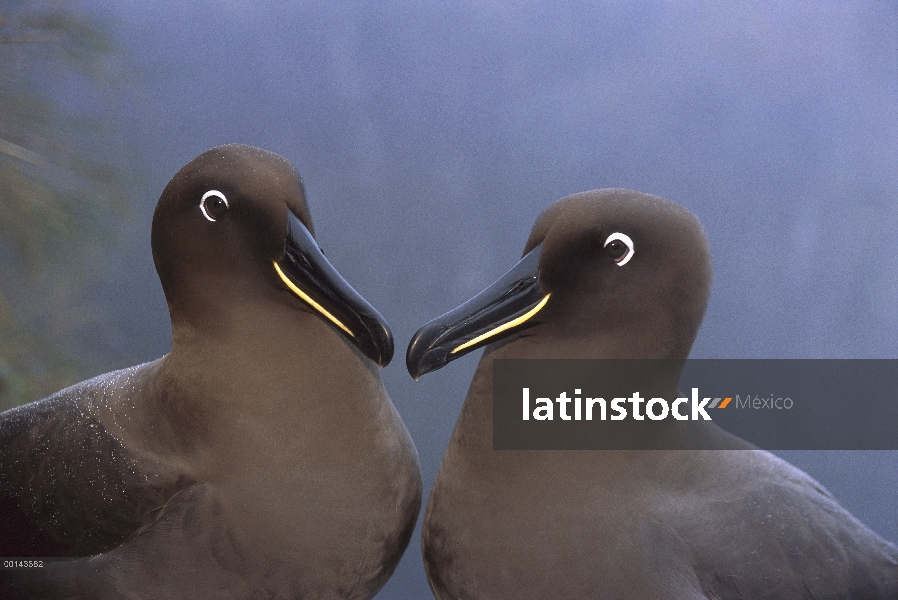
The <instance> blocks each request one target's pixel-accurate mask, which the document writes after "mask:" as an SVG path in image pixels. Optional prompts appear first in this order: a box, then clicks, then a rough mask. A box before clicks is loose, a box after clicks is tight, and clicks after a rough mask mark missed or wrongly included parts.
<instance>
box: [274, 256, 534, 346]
mask: <svg viewBox="0 0 898 600" xmlns="http://www.w3.org/2000/svg"><path fill="white" fill-rule="evenodd" d="M273 264H274V270H275V271H277V272H278V276H279V277H280V278H281V281H283V282H284V283H285V284H287V287H288V288H290V290H291V291H292V292H293V293H294V294H296V295H297V296H299V297H300V298H302V299H303V300H305V301H306V302H308V303H309V305H310V306H311V307H312V308H314V309H315V310H317V311H318V312H320V313H321V314H322V315H324V316H325V317H327V318H328V320H329V321H330V322H331V323H333V324H334V325H336V326H337V327H339V328H340V329H342V330H343V331H345V332H346V333H348V334H349V335H350V336H351V337H355V335H353V333H352V332H351V331H349V328H348V327H346V325H344V324H343V323H341V322H340V320H339V319H338V318H337V317H335V316H334V315H332V314H330V313H329V312H327V311H326V310H325V309H324V307H323V306H321V305H320V304H318V303H317V302H315V301H314V300H312V299H311V298H310V297H309V295H308V294H306V293H305V292H304V291H302V290H301V289H299V288H298V287H296V285H295V284H294V283H293V282H292V281H290V280H289V279H288V278H287V276H286V275H284V272H283V271H281V268H280V267H279V266H278V264H277V263H273ZM547 297H548V296H547Z"/></svg>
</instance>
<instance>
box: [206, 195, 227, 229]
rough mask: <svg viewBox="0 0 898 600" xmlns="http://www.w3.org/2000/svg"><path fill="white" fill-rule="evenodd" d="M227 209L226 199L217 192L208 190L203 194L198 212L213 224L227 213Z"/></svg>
mask: <svg viewBox="0 0 898 600" xmlns="http://www.w3.org/2000/svg"><path fill="white" fill-rule="evenodd" d="M228 208H229V206H228V199H227V198H225V195H224V194H222V193H221V192H219V191H218V190H209V191H208V192H206V193H205V194H203V199H202V200H200V210H201V211H203V216H204V217H206V218H207V219H209V220H210V221H213V222H215V221H217V220H218V219H220V218H221V217H222V215H224V214H225V213H226V212H228Z"/></svg>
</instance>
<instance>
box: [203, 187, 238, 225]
mask: <svg viewBox="0 0 898 600" xmlns="http://www.w3.org/2000/svg"><path fill="white" fill-rule="evenodd" d="M209 196H217V197H218V198H221V200H222V202H224V203H225V206H226V207H227V208H230V207H231V205H230V204H228V199H227V198H225V195H224V194H222V193H221V192H219V191H218V190H209V191H208V192H206V193H205V194H203V198H202V200H200V210H201V211H203V216H204V217H206V218H207V219H209V220H210V221H212V222H213V223H214V222H215V221H216V220H217V219H214V218H213V217H212V215H210V214H209V213H208V212H207V211H206V198H208V197H209Z"/></svg>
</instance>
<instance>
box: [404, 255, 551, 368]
mask: <svg viewBox="0 0 898 600" xmlns="http://www.w3.org/2000/svg"><path fill="white" fill-rule="evenodd" d="M541 247H542V246H541V245H540V246H537V247H536V248H534V249H533V250H531V251H530V252H528V253H527V255H526V256H524V258H522V259H521V260H520V261H519V262H518V264H516V265H515V266H514V267H513V268H512V269H511V270H510V271H509V272H508V273H506V274H505V275H503V276H502V277H501V278H500V279H499V280H498V281H496V282H495V283H493V284H492V285H490V286H489V287H488V288H486V289H485V290H483V291H482V292H480V293H479V294H477V295H476V296H474V297H473V298H471V299H470V300H468V301H467V302H465V303H464V304H462V305H461V306H459V307H458V308H456V309H455V310H452V311H450V312H448V313H446V314H445V315H443V316H441V317H437V318H436V319H434V320H433V321H431V322H430V323H428V324H427V325H425V326H424V327H422V328H421V329H419V330H418V332H417V333H416V334H415V336H414V337H413V338H412V341H411V342H410V343H409V346H408V351H407V352H406V355H405V364H406V366H407V367H408V372H409V374H411V376H412V377H413V378H414V379H418V377H420V376H421V375H423V374H424V373H429V372H430V371H436V370H437V369H439V368H441V367H443V366H444V365H446V364H447V363H449V362H451V361H453V360H455V359H456V358H458V357H460V356H464V355H465V354H467V353H468V352H473V351H474V350H476V349H478V348H480V347H482V346H485V345H486V344H490V343H492V342H495V341H498V340H501V339H502V338H505V337H508V336H509V335H511V334H513V333H516V332H518V331H520V330H522V329H526V328H527V327H531V326H533V325H535V324H536V322H535V321H534V320H532V317H533V316H534V315H536V313H538V312H539V311H540V310H541V309H542V308H543V306H545V305H546V302H548V301H549V296H550V294H546V293H544V292H543V291H542V290H541V289H540V286H539V255H540V250H541Z"/></svg>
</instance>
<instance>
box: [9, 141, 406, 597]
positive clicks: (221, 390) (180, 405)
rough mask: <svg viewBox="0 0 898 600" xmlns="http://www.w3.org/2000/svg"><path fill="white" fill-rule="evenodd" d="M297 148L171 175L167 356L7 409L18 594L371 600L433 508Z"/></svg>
mask: <svg viewBox="0 0 898 600" xmlns="http://www.w3.org/2000/svg"><path fill="white" fill-rule="evenodd" d="M311 231H312V224H311V219H310V216H309V211H308V208H307V207H306V203H305V198H304V193H303V187H302V182H301V180H300V178H299V176H298V175H297V173H296V171H295V170H294V169H293V167H292V166H291V165H290V163H289V162H287V161H286V160H285V159H283V158H282V157H280V156H278V155H276V154H272V153H270V152H265V151H263V150H259V149H257V148H252V147H250V146H242V145H230V146H222V147H219V148H215V149H213V150H210V151H208V152H205V153H203V154H201V155H200V156H199V157H197V158H196V159H194V160H193V161H191V162H190V163H189V164H188V165H186V166H185V167H184V168H183V169H181V170H180V171H179V172H178V173H177V174H176V175H175V177H174V178H173V179H172V180H171V182H170V183H169V184H168V186H167V187H166V188H165V190H164V192H163V193H162V196H161V198H160V200H159V203H158V205H157V207H156V212H155V215H154V217H153V232H152V246H153V258H154V261H155V263H156V268H157V271H158V272H159V277H160V280H161V282H162V286H163V289H164V291H165V295H166V299H167V300H168V305H169V310H170V313H171V320H172V337H173V340H172V350H171V353H169V354H168V355H166V356H164V357H162V358H160V359H159V360H156V361H154V362H151V363H147V364H144V365H140V366H137V367H132V368H130V369H125V370H122V371H116V372H113V373H109V374H106V375H102V376H100V377H97V378H94V379H91V380H89V381H85V382H83V383H80V384H78V385H75V386H73V387H71V388H68V389H65V390H62V391H61V392H58V393H57V394H55V395H53V396H51V397H50V398H47V399H46V400H42V401H40V402H36V403H33V404H29V405H25V406H22V407H19V408H16V409H13V410H10V411H7V412H5V413H3V414H2V415H0V556H7V557H28V556H43V557H58V556H87V557H91V558H90V559H89V561H88V564H87V566H86V568H84V569H80V570H77V569H75V570H60V571H52V572H51V571H48V570H47V571H42V572H39V571H30V572H26V571H5V572H3V573H2V580H0V596H2V597H4V598H152V599H162V598H241V599H242V598H246V599H256V598H291V599H293V598H371V597H372V596H374V594H375V593H377V591H378V590H379V589H380V588H381V587H382V586H383V584H384V583H385V582H386V580H387V579H388V578H389V576H390V575H391V573H392V572H393V569H394V568H395V567H396V564H397V563H398V561H399V558H400V557H401V555H402V553H403V551H404V550H405V547H406V546H407V544H408V541H409V538H410V535H411V532H412V529H413V527H414V524H415V520H416V518H417V514H418V509H419V506H420V493H421V482H420V473H419V468H418V459H417V454H416V451H415V447H414V445H413V443H412V440H411V439H410V437H409V435H408V432H407V431H406V429H405V426H404V425H403V423H402V421H401V419H400V417H399V415H398V414H397V413H396V411H395V409H394V407H393V405H392V403H391V402H390V399H389V397H388V396H387V393H386V391H385V390H384V388H383V385H382V383H381V380H380V375H379V372H378V367H377V365H378V364H379V365H381V366H384V365H386V364H387V363H388V362H389V361H390V358H391V357H392V353H393V340H392V337H391V334H390V332H389V329H388V328H387V326H386V323H385V322H384V321H383V319H382V317H381V316H380V315H379V314H378V313H377V311H375V310H374V308H373V307H371V306H370V305H369V304H368V303H367V302H366V301H365V300H364V299H363V298H362V297H361V296H359V295H358V294H357V293H356V292H355V291H354V290H353V289H352V288H351V287H350V286H349V285H348V284H347V283H346V282H345V281H344V280H343V279H342V278H341V277H340V275H339V274H338V273H337V271H336V270H335V269H334V268H333V267H332V266H331V265H330V263H329V262H328V261H327V260H326V259H325V258H324V255H323V254H322V252H321V250H320V249H319V248H318V245H317V243H316V242H315V240H314V239H313V237H312V234H311Z"/></svg>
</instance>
